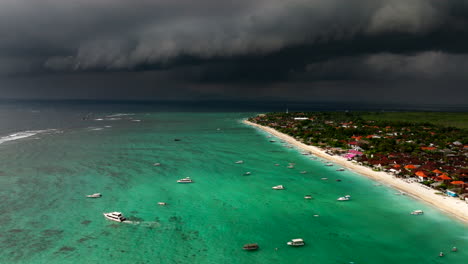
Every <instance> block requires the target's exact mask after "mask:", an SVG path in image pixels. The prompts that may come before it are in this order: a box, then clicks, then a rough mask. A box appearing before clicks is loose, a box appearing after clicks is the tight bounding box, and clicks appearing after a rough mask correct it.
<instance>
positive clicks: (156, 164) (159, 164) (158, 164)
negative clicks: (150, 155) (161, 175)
mask: <svg viewBox="0 0 468 264" xmlns="http://www.w3.org/2000/svg"><path fill="white" fill-rule="evenodd" d="M153 166H161V163H159V162H156V163H154V164H153Z"/></svg>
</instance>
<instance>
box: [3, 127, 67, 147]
mask: <svg viewBox="0 0 468 264" xmlns="http://www.w3.org/2000/svg"><path fill="white" fill-rule="evenodd" d="M58 132H60V131H59V130H57V129H44V130H28V131H21V132H17V133H14V134H11V135H8V136H4V137H0V144H2V143H5V142H8V141H14V140H18V139H22V138H28V137H32V136H34V135H37V134H46V133H58Z"/></svg>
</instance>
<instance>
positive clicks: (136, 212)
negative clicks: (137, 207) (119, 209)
mask: <svg viewBox="0 0 468 264" xmlns="http://www.w3.org/2000/svg"><path fill="white" fill-rule="evenodd" d="M130 213H132V214H138V211H130Z"/></svg>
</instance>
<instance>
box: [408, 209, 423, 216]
mask: <svg viewBox="0 0 468 264" xmlns="http://www.w3.org/2000/svg"><path fill="white" fill-rule="evenodd" d="M411 214H412V215H422V214H424V212H423V210H414V211H413V212H411Z"/></svg>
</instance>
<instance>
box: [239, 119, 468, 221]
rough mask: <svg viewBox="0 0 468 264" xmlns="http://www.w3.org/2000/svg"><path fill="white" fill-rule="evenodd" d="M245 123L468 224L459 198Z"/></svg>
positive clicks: (467, 212) (467, 209) (467, 210)
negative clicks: (406, 194)
mask: <svg viewBox="0 0 468 264" xmlns="http://www.w3.org/2000/svg"><path fill="white" fill-rule="evenodd" d="M243 123H244V124H247V125H250V126H253V127H256V128H259V129H261V130H263V131H265V132H267V133H270V134H272V135H274V136H275V137H277V138H280V139H281V140H284V141H285V142H287V143H289V144H291V145H294V146H296V147H298V148H300V149H302V150H305V151H309V152H311V153H312V154H313V155H315V156H318V157H320V158H323V159H326V160H329V161H331V162H333V163H335V164H339V165H341V166H343V167H346V168H348V169H350V170H352V171H354V172H357V173H359V174H362V175H364V176H367V177H369V178H372V179H374V180H377V181H379V182H381V183H383V184H386V185H389V186H391V187H393V188H395V189H397V190H399V191H402V192H405V193H408V194H410V195H412V196H414V197H416V198H418V199H420V200H422V201H424V202H427V203H429V204H431V205H433V206H435V207H437V208H439V209H441V210H442V211H444V212H447V213H449V214H451V215H452V216H455V217H456V218H458V219H460V220H462V221H464V222H465V223H468V203H466V202H464V201H462V200H460V199H459V198H454V197H448V196H442V195H437V194H435V192H436V190H434V189H432V188H429V187H426V186H423V185H422V184H419V183H415V182H407V181H405V180H403V179H400V178H396V177H395V176H393V175H391V174H388V173H385V172H376V171H373V170H372V169H370V168H368V167H364V166H361V165H358V164H355V163H353V162H351V161H348V160H347V159H345V158H343V157H338V156H331V155H328V154H326V153H325V151H323V150H322V149H320V148H318V147H314V146H309V145H306V144H304V143H301V142H299V141H297V140H296V139H294V138H293V137H291V136H289V135H286V134H283V133H281V132H278V131H277V130H275V129H273V128H270V127H266V126H262V125H259V124H255V123H252V122H250V121H247V120H243ZM415 209H418V208H415Z"/></svg>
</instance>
